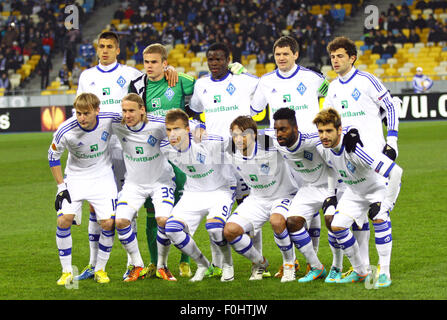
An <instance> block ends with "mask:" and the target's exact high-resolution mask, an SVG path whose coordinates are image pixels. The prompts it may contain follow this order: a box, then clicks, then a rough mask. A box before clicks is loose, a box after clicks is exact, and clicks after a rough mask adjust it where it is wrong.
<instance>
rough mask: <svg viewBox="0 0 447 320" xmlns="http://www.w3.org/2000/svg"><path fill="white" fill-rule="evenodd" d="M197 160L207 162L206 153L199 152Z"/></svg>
mask: <svg viewBox="0 0 447 320" xmlns="http://www.w3.org/2000/svg"><path fill="white" fill-rule="evenodd" d="M197 161H199V162H200V163H202V164H203V163H205V155H203V154H201V153H198V154H197Z"/></svg>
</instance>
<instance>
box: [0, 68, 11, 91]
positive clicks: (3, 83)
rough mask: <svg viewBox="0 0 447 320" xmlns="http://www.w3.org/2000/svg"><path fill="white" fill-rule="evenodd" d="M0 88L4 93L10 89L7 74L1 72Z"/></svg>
mask: <svg viewBox="0 0 447 320" xmlns="http://www.w3.org/2000/svg"><path fill="white" fill-rule="evenodd" d="M0 88H4V89H5V91H8V90H9V89H11V83H10V82H9V78H8V74H7V73H6V72H2V75H1V77H0Z"/></svg>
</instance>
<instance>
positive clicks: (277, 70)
mask: <svg viewBox="0 0 447 320" xmlns="http://www.w3.org/2000/svg"><path fill="white" fill-rule="evenodd" d="M298 71H300V66H297V67H296V70H295V72H294V73H292V74H291V75H290V76H288V77H283V76H282V75H280V74H279V69H276V75H277V76H278V78H281V79H290V78H293V77H294V76H295V75H296V74H297V73H298Z"/></svg>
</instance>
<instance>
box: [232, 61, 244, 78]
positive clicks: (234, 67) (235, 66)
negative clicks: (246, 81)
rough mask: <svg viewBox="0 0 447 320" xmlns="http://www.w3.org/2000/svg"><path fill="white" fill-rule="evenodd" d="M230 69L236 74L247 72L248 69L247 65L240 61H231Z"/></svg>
mask: <svg viewBox="0 0 447 320" xmlns="http://www.w3.org/2000/svg"><path fill="white" fill-rule="evenodd" d="M228 69H230V72H231V73H232V74H235V75H239V74H241V73H245V72H247V69H245V67H244V66H243V65H242V64H240V63H239V62H233V63H230V64H229V65H228Z"/></svg>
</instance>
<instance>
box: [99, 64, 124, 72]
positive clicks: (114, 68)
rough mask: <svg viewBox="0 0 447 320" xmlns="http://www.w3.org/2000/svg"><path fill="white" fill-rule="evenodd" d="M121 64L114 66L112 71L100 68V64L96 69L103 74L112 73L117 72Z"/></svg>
mask: <svg viewBox="0 0 447 320" xmlns="http://www.w3.org/2000/svg"><path fill="white" fill-rule="evenodd" d="M119 65H120V64H119V63H117V64H116V66H114V67H113V68H112V69H110V70H102V69H101V68H100V67H99V64H98V65H97V66H96V69H97V70H99V71H101V72H102V73H110V72H113V71H115V70H116V68H118V67H119Z"/></svg>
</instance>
